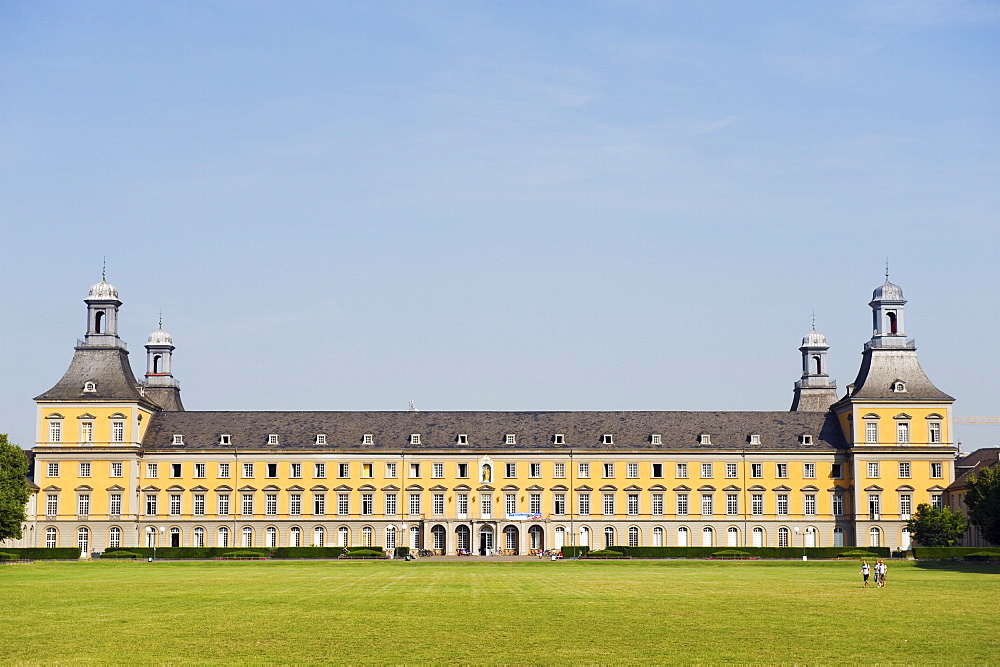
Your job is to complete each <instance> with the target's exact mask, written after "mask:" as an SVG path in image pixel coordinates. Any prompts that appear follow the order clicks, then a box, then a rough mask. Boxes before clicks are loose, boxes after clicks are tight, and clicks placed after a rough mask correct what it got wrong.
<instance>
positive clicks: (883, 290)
mask: <svg viewBox="0 0 1000 667" xmlns="http://www.w3.org/2000/svg"><path fill="white" fill-rule="evenodd" d="M872 301H905V299H903V288H902V287H900V286H899V285H893V284H892V283H890V282H889V279H888V278H886V280H885V282H884V283H882V284H881V285H879V286H878V287H876V288H875V291H874V292H872Z"/></svg>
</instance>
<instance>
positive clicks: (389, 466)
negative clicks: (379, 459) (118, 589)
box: [385, 463, 396, 479]
mask: <svg viewBox="0 0 1000 667" xmlns="http://www.w3.org/2000/svg"><path fill="white" fill-rule="evenodd" d="M385 476H386V479H395V478H396V464H395V463H386V464H385Z"/></svg>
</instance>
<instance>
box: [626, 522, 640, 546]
mask: <svg viewBox="0 0 1000 667" xmlns="http://www.w3.org/2000/svg"><path fill="white" fill-rule="evenodd" d="M628 545H629V546H630V547H637V546H639V528H638V527H636V526H630V527H629V529H628Z"/></svg>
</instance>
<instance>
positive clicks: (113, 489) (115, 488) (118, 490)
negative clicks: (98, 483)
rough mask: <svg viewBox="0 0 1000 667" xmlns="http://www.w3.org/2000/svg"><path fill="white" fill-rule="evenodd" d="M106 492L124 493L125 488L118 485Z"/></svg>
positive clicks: (110, 487)
mask: <svg viewBox="0 0 1000 667" xmlns="http://www.w3.org/2000/svg"><path fill="white" fill-rule="evenodd" d="M106 490H107V491H114V492H115V493H118V492H120V491H124V490H125V487H123V486H118V485H117V484H115V485H114V486H109V487H108V488H107V489H106Z"/></svg>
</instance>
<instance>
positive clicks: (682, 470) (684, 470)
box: [676, 463, 688, 479]
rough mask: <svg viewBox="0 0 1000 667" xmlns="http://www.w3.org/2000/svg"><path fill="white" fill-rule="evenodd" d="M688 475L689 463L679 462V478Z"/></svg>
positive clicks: (677, 475)
mask: <svg viewBox="0 0 1000 667" xmlns="http://www.w3.org/2000/svg"><path fill="white" fill-rule="evenodd" d="M687 476H688V464H686V463H678V464H677V474H676V477H677V479H685V478H686V477H687Z"/></svg>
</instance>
